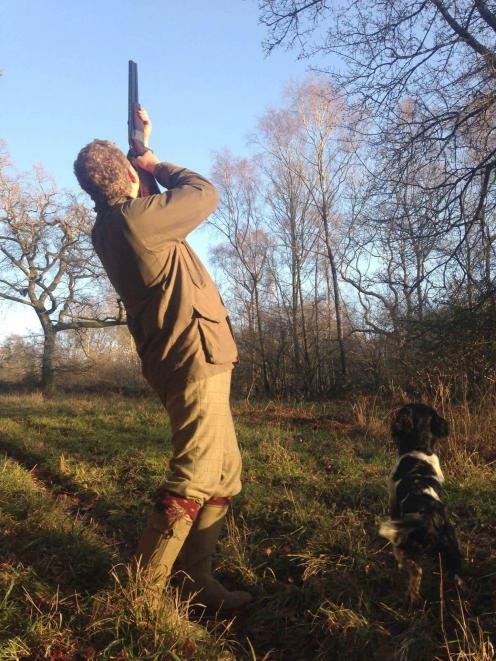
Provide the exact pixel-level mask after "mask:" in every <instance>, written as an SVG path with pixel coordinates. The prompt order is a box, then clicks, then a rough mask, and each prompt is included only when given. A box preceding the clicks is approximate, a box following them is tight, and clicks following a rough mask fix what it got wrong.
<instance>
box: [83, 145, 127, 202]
mask: <svg viewBox="0 0 496 661" xmlns="http://www.w3.org/2000/svg"><path fill="white" fill-rule="evenodd" d="M128 168H129V161H128V160H127V158H126V157H125V156H124V154H123V153H122V152H121V150H120V149H119V148H118V147H116V146H115V145H114V144H113V143H112V142H109V141H108V140H93V142H90V143H89V144H88V145H86V147H83V148H82V149H81V151H80V152H79V154H78V156H77V158H76V160H75V161H74V174H75V175H76V178H77V180H78V182H79V185H80V186H81V188H82V189H83V190H84V191H86V192H87V193H88V195H90V197H91V199H92V200H93V201H94V202H95V208H96V209H97V211H98V210H100V209H102V208H105V207H107V206H108V205H109V204H110V203H111V202H112V200H115V199H117V198H119V197H123V196H124V195H129V193H130V191H131V182H130V181H129V177H128Z"/></svg>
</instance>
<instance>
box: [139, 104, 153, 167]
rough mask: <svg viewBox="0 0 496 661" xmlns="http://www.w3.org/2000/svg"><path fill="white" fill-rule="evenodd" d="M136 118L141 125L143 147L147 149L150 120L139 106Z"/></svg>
mask: <svg viewBox="0 0 496 661" xmlns="http://www.w3.org/2000/svg"><path fill="white" fill-rule="evenodd" d="M136 116H137V118H138V119H139V120H140V121H141V122H142V124H143V144H144V145H145V147H148V141H149V139H150V135H151V133H152V122H151V119H150V118H149V116H148V113H147V112H146V110H145V109H144V108H142V107H141V106H140V107H139V108H138V110H137V111H136ZM143 169H144V168H143Z"/></svg>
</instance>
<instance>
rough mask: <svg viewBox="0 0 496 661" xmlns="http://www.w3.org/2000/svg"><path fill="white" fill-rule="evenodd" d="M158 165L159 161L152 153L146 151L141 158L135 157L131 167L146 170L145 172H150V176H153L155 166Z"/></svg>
mask: <svg viewBox="0 0 496 661" xmlns="http://www.w3.org/2000/svg"><path fill="white" fill-rule="evenodd" d="M158 163H160V159H158V158H157V157H156V156H155V154H154V153H153V152H152V151H146V152H145V153H144V154H143V155H142V156H137V157H136V158H135V159H134V160H133V165H137V166H138V167H139V168H141V169H142V170H146V172H150V173H151V174H153V172H154V170H155V166H156V165H158Z"/></svg>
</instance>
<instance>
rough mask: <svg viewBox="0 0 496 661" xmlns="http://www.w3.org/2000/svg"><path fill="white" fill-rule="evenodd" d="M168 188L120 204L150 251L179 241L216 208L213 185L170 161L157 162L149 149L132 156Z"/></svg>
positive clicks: (132, 227)
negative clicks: (161, 191)
mask: <svg viewBox="0 0 496 661" xmlns="http://www.w3.org/2000/svg"><path fill="white" fill-rule="evenodd" d="M136 163H137V165H139V167H140V168H142V169H144V170H146V171H147V172H150V173H151V174H153V176H154V177H155V178H156V179H157V181H158V182H159V183H160V184H161V185H162V186H164V187H165V188H167V189H168V190H167V191H165V192H164V193H161V194H159V195H151V196H149V197H143V198H137V199H135V200H132V201H131V202H128V203H127V204H125V205H124V207H123V212H124V215H125V217H126V219H127V221H128V225H129V227H130V229H131V231H132V232H133V233H134V234H135V235H136V236H137V237H138V238H139V239H140V240H141V242H142V243H143V245H144V246H145V248H147V249H148V250H151V251H158V250H161V249H162V248H164V247H165V246H166V244H167V243H170V242H176V241H182V240H183V239H185V238H186V236H187V235H188V234H189V233H190V232H191V231H193V230H194V229H195V227H197V226H198V225H199V224H200V223H201V222H202V221H203V220H205V218H207V216H209V215H210V214H211V213H212V212H213V211H214V210H215V209H216V207H217V204H218V202H219V195H218V193H217V190H216V189H215V187H214V186H213V185H212V184H211V183H210V182H209V181H208V179H205V177H202V176H201V175H199V174H197V173H196V172H193V171H192V170H188V169H186V168H181V167H179V166H177V165H173V164H172V163H161V162H160V160H159V159H158V158H157V157H156V156H155V154H154V153H153V152H151V151H148V152H146V153H145V154H143V155H142V156H140V157H138V158H137V159H136Z"/></svg>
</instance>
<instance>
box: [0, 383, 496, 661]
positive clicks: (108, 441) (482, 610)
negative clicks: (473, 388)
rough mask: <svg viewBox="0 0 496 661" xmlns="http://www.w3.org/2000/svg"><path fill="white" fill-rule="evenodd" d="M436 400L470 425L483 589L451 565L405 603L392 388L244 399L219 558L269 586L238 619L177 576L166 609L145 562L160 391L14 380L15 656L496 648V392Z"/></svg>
mask: <svg viewBox="0 0 496 661" xmlns="http://www.w3.org/2000/svg"><path fill="white" fill-rule="evenodd" d="M434 403H435V404H436V406H438V408H439V409H440V410H441V411H442V412H443V413H444V415H445V416H446V417H447V418H448V419H449V420H450V422H451V424H452V428H453V433H452V435H451V436H450V439H449V441H448V443H447V444H446V446H445V447H444V448H442V451H441V453H442V455H443V456H442V464H443V468H444V470H445V473H446V475H447V477H448V483H447V491H448V500H449V506H450V509H451V511H452V513H453V517H454V518H455V520H456V523H457V529H458V533H459V537H460V542H461V546H462V550H463V554H464V559H465V575H466V577H467V582H468V585H469V589H468V592H467V593H466V594H464V595H458V594H457V593H456V592H454V590H453V589H452V588H451V587H450V586H449V585H445V584H444V583H443V580H442V575H441V572H440V571H439V568H438V567H437V566H435V567H433V568H431V570H430V571H427V575H426V580H425V582H424V586H423V587H424V595H425V597H426V599H425V601H424V602H423V603H422V605H421V606H419V607H418V608H415V609H410V608H409V606H408V605H407V603H406V601H405V598H404V593H405V577H404V576H402V575H401V574H400V573H399V572H398V571H397V569H396V567H395V563H394V560H393V558H392V554H391V551H390V548H389V547H387V546H385V545H384V543H383V540H382V539H381V538H379V537H378V535H377V524H378V522H379V521H380V520H381V518H383V517H384V516H385V512H386V510H387V476H388V473H389V470H390V467H391V464H392V462H393V461H394V453H393V450H392V448H391V447H390V443H389V436H388V419H389V415H390V409H389V408H387V407H386V406H385V405H384V404H383V403H381V402H380V401H378V400H377V399H365V398H363V397H362V398H356V399H354V400H353V401H349V402H331V403H322V404H308V405H303V404H298V405H293V406H292V405H289V404H284V403H280V402H269V403H265V404H259V405H248V404H244V403H239V404H237V405H236V406H235V408H234V413H235V419H236V426H237V432H238V438H239V441H240V445H241V448H242V452H243V456H244V489H243V492H242V494H241V495H240V496H239V497H238V498H237V499H236V502H235V505H234V512H233V516H231V517H230V518H229V521H228V526H227V531H226V534H225V535H224V537H223V539H222V540H221V544H220V548H219V556H218V573H219V576H220V577H221V579H222V580H223V581H224V582H225V583H226V584H227V585H229V586H232V587H234V586H236V587H238V588H239V587H241V588H242V587H244V588H245V589H248V590H250V591H251V592H252V593H253V594H254V597H255V599H254V602H253V604H252V605H251V606H250V607H249V608H248V609H247V610H246V611H245V612H243V613H240V614H238V615H237V616H236V617H235V618H232V619H221V618H219V617H217V618H215V617H208V618H206V617H200V616H199V615H198V614H196V615H195V614H194V613H193V614H192V613H191V612H189V611H188V604H184V603H181V602H180V601H179V600H178V599H177V595H176V594H175V593H174V590H173V589H172V588H171V589H170V592H169V593H168V596H167V599H165V600H164V605H163V609H161V611H160V612H158V613H157V612H154V611H153V609H152V608H151V607H150V605H149V604H148V603H147V597H146V591H144V590H143V586H142V583H141V581H136V580H134V579H133V578H132V577H131V576H130V575H129V574H128V571H127V565H126V563H127V562H128V560H129V558H130V555H131V553H132V551H133V549H134V548H135V545H136V540H137V538H138V536H139V533H140V530H141V527H142V526H143V524H144V519H145V516H146V511H147V508H148V507H149V505H150V496H151V494H152V492H153V489H154V487H155V486H156V485H157V484H158V483H159V482H160V480H161V479H162V477H163V473H164V471H165V470H166V465H167V462H168V459H169V456H170V448H169V444H168V442H167V437H168V426H167V421H166V416H165V414H164V413H163V411H162V409H161V407H160V405H159V404H158V403H156V402H154V401H151V400H147V399H136V400H133V399H129V398H124V397H119V396H117V395H111V396H105V397H101V396H91V397H89V396H88V397H82V398H81V397H78V398H72V397H69V396H59V397H56V398H53V399H48V400H45V399H44V398H43V397H42V396H41V395H37V394H34V395H28V396H22V397H21V396H15V395H10V396H9V395H4V396H1V397H0V529H1V535H0V661H7V660H11V659H12V660H13V659H30V660H33V661H36V660H38V659H51V660H52V661H57V660H59V661H83V660H85V659H156V660H157V661H159V660H160V661H161V660H165V659H171V660H173V661H177V659H195V660H197V659H198V660H201V659H205V660H210V659H211V660H216V661H228V660H233V659H247V660H251V661H253V660H254V659H260V660H263V659H264V660H267V661H269V660H273V661H276V660H281V661H282V660H283V659H284V661H290V660H295V661H303V660H306V659H309V660H310V659H312V660H316V661H319V660H324V659H326V660H328V659H347V660H349V661H354V660H355V659H356V660H359V659H381V660H386V659H398V660H399V659H404V660H407V659H408V660H416V659H418V660H419V661H420V660H421V661H426V660H430V659H454V660H455V659H456V660H462V659H463V660H465V659H475V660H480V661H482V660H486V659H492V658H493V656H494V647H493V645H494V632H495V631H496V600H495V596H494V595H495V594H496V570H495V566H496V563H495V560H496V542H495V532H496V499H495V497H494V494H495V492H496V475H495V471H494V467H495V461H496V442H495V441H494V440H493V434H494V426H495V423H496V413H495V412H496V407H495V406H494V402H486V407H485V408H484V407H482V406H480V407H479V408H474V407H468V406H467V405H465V404H463V405H460V406H456V407H455V406H453V405H452V404H451V403H450V402H449V400H448V398H447V397H446V396H445V394H444V393H443V394H442V397H440V398H439V400H438V401H435V402H434ZM388 405H389V406H392V403H391V402H389V404H388Z"/></svg>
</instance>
